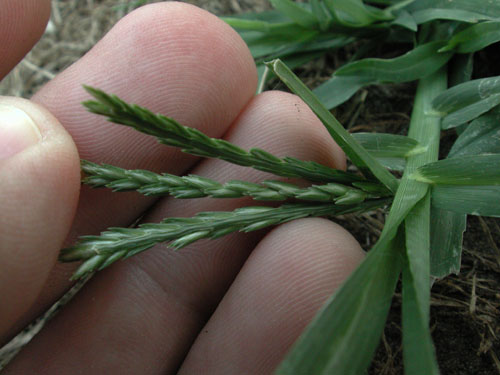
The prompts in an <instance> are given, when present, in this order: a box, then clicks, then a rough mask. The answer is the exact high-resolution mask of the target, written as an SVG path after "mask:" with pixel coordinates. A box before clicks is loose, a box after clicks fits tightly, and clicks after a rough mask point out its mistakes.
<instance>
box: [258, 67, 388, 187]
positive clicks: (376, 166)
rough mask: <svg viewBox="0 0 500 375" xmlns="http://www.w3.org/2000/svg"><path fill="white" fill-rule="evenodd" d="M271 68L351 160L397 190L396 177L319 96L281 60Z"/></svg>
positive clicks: (364, 171)
mask: <svg viewBox="0 0 500 375" xmlns="http://www.w3.org/2000/svg"><path fill="white" fill-rule="evenodd" d="M268 66H269V68H270V69H272V70H273V72H274V73H275V74H276V75H277V76H278V77H279V78H280V79H281V80H282V81H283V83H285V85H287V86H288V88H289V89H290V90H291V91H292V92H293V93H295V94H296V95H298V96H299V97H300V98H301V99H302V100H303V101H304V102H305V103H306V104H307V105H308V106H309V107H310V108H311V110H312V111H313V112H314V113H315V114H316V116H318V118H319V119H320V120H321V122H322V123H323V125H324V126H325V127H326V129H327V130H328V132H329V133H330V135H331V136H332V138H333V139H334V140H335V141H336V142H337V144H338V145H339V146H340V147H341V148H342V149H343V150H344V152H345V153H346V155H347V156H348V157H349V158H350V159H351V161H352V162H353V163H354V164H355V165H356V166H357V167H358V168H359V169H360V170H361V171H362V172H363V173H367V174H370V172H371V173H372V174H373V175H374V176H375V177H377V179H378V180H379V181H380V182H381V183H383V184H384V185H385V186H386V187H387V188H389V190H391V191H392V192H395V191H396V189H397V186H398V181H397V180H396V178H395V177H394V176H393V175H392V174H390V173H389V172H388V171H387V169H385V168H384V167H383V166H382V165H381V164H380V163H379V162H377V161H376V160H375V159H374V158H373V157H372V156H371V155H370V154H369V153H368V151H366V150H365V149H364V148H363V147H362V146H361V145H360V144H359V143H358V142H357V141H356V140H355V139H354V138H353V137H352V136H351V135H350V134H349V132H347V130H345V129H344V127H343V126H342V125H341V124H340V123H339V122H338V121H337V119H336V118H335V117H334V116H333V115H332V114H331V113H330V112H329V111H328V110H327V109H326V108H325V107H324V106H323V105H322V104H321V102H320V101H319V100H318V98H317V97H316V96H315V95H314V94H313V93H312V92H311V90H309V89H308V88H307V86H306V85H304V84H303V83H302V81H301V80H300V79H298V78H297V76H296V75H295V74H294V73H293V72H292V71H291V70H290V69H289V68H288V67H287V66H286V65H285V64H283V62H282V61H280V60H274V61H272V62H270V63H268Z"/></svg>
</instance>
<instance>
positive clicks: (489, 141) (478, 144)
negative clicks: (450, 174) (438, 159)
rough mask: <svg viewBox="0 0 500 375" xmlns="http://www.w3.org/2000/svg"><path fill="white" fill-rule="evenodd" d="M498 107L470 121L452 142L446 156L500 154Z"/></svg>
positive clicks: (499, 114)
mask: <svg viewBox="0 0 500 375" xmlns="http://www.w3.org/2000/svg"><path fill="white" fill-rule="evenodd" d="M499 121H500V107H497V108H496V109H494V110H492V111H491V112H488V113H486V114H484V115H482V116H481V117H478V118H477V119H475V120H474V121H472V122H471V123H470V125H469V126H468V127H467V128H466V129H465V130H464V132H463V133H462V134H460V136H459V137H458V138H457V140H456V141H455V143H454V144H453V146H452V148H451V150H450V152H449V154H448V157H449V158H454V157H458V156H465V155H479V154H490V153H491V154H500V126H499Z"/></svg>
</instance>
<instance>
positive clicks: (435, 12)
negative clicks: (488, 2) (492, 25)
mask: <svg viewBox="0 0 500 375" xmlns="http://www.w3.org/2000/svg"><path fill="white" fill-rule="evenodd" d="M412 16H413V18H414V19H415V22H416V23H417V24H418V25H420V24H422V23H426V22H430V21H435V20H448V21H459V22H466V23H476V22H479V21H484V20H491V19H493V18H492V17H490V16H488V15H486V14H481V13H476V12H471V11H467V10H463V9H440V8H427V9H422V10H418V11H416V12H414V13H412Z"/></svg>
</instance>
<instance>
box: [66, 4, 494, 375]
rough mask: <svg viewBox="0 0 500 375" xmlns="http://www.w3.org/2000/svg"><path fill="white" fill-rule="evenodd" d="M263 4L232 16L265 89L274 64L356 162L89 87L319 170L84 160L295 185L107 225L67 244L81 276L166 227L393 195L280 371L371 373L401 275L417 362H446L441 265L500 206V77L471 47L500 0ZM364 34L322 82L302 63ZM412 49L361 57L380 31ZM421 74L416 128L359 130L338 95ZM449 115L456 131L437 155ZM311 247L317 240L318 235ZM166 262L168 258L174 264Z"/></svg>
mask: <svg viewBox="0 0 500 375" xmlns="http://www.w3.org/2000/svg"><path fill="white" fill-rule="evenodd" d="M271 4H272V5H273V7H274V8H275V9H274V10H272V11H267V12H263V13H252V14H243V15H239V16H232V17H226V18H224V20H225V21H226V22H228V23H229V24H230V25H231V26H233V27H235V28H236V29H237V30H238V32H239V33H240V35H241V36H242V38H243V39H244V40H245V41H246V42H247V44H248V46H249V47H250V50H251V52H252V54H253V56H254V58H255V61H256V63H257V66H258V71H259V79H260V84H259V92H260V91H262V90H264V88H265V87H266V82H268V81H269V80H270V79H271V78H273V77H275V78H278V79H279V80H281V81H282V82H283V83H284V84H285V85H286V86H287V87H288V88H289V89H290V90H291V91H292V92H293V93H295V94H297V95H298V96H299V97H300V98H302V100H304V102H305V103H306V104H307V105H308V106H309V107H310V108H311V109H312V110H313V112H314V113H315V114H316V115H317V116H318V118H319V119H320V120H321V122H322V123H323V124H324V126H325V127H326V129H327V130H328V132H329V134H330V135H331V136H332V138H333V139H334V140H335V141H336V142H337V143H338V144H339V146H340V147H341V148H342V149H343V150H344V152H345V153H346V155H347V157H348V159H349V160H350V162H351V163H352V166H353V167H354V168H353V169H352V170H351V169H349V171H348V172H343V171H338V170H334V169H331V168H329V167H327V166H324V165H321V164H318V163H314V162H311V161H302V160H298V159H295V158H291V157H286V158H279V157H276V156H274V155H272V154H270V153H268V152H266V151H265V150H261V149H250V150H243V149H241V148H239V147H237V146H236V145H233V144H230V143H228V142H227V141H224V140H220V139H213V138H209V137H208V136H206V135H205V134H203V133H201V132H199V131H198V130H195V129H192V128H188V127H185V126H182V125H181V124H179V123H177V122H176V121H175V120H174V119H171V118H168V117H166V116H163V115H161V114H154V113H152V112H150V111H148V110H147V109H145V108H142V107H140V106H138V105H133V104H129V103H126V102H125V101H123V100H122V99H120V98H118V97H116V96H114V95H110V94H107V93H104V92H102V91H100V90H99V89H95V88H91V87H86V89H87V91H88V92H89V93H90V94H91V95H92V96H93V97H94V99H93V100H90V101H88V102H85V103H84V105H85V106H86V107H87V108H88V109H89V110H90V111H91V112H94V113H96V114H99V115H103V116H106V117H107V118H108V119H109V120H110V121H112V122H114V123H118V124H122V125H125V126H130V127H133V128H134V129H136V130H138V131H141V132H143V133H146V134H149V135H151V136H154V137H156V138H157V140H158V141H159V142H160V143H162V144H165V145H168V146H174V147H179V148H181V149H182V150H183V151H184V152H187V153H190V154H193V155H197V156H202V157H210V158H219V159H222V160H225V161H227V162H230V163H234V164H237V165H241V166H246V167H250V168H255V169H258V170H262V171H266V172H270V173H273V174H275V175H277V176H284V177H298V178H303V179H305V180H308V181H310V182H311V183H312V185H311V186H309V187H299V186H296V185H293V184H290V183H285V182H281V181H277V180H266V181H262V182H261V183H258V184H256V183H249V182H246V181H229V182H227V183H220V182H217V181H214V180H211V179H207V178H204V177H201V176H195V175H188V176H174V175H171V174H167V173H163V174H155V173H153V172H150V171H144V170H124V169H122V168H119V167H115V166H110V165H106V164H96V163H93V162H91V161H82V170H83V172H84V174H85V177H84V179H83V182H84V183H86V184H88V185H90V186H93V187H107V188H110V189H112V190H114V191H130V190H136V191H138V192H139V193H142V194H145V195H172V196H174V197H176V198H179V199H196V198H199V197H206V196H210V197H214V198H226V199H227V198H239V197H242V196H248V197H252V198H253V199H254V200H256V201H286V202H284V203H283V204H282V205H280V206H277V207H275V206H258V205H256V206H251V207H243V208H239V209H236V210H235V211H232V212H201V213H199V214H197V215H196V216H194V217H192V218H166V219H165V220H163V221H162V222H160V223H152V224H142V225H140V226H138V227H136V228H109V229H108V230H107V231H105V232H103V233H101V235H99V236H84V237H81V238H80V239H79V241H78V242H77V243H76V244H75V245H74V246H72V247H70V248H67V249H64V250H62V252H61V255H60V260H61V261H81V260H83V263H82V264H81V266H80V268H79V269H78V270H77V271H76V273H75V274H74V276H73V277H74V278H75V279H76V278H80V277H82V276H85V275H87V274H89V273H91V272H94V271H97V270H100V269H103V268H105V267H108V266H110V265H111V264H112V263H114V262H115V261H118V260H120V259H125V258H128V257H130V256H133V255H135V254H137V253H139V252H142V251H144V250H147V249H148V248H151V247H152V246H154V245H155V244H157V243H159V242H168V243H169V246H170V247H172V248H174V249H181V248H182V247H184V246H187V245H189V244H190V243H192V242H194V241H197V240H199V239H202V238H213V239H215V238H218V237H221V236H224V235H226V234H229V233H233V232H236V231H240V232H250V231H253V230H258V229H262V228H266V227H270V226H273V225H277V224H281V223H284V222H287V221H290V220H294V219H298V218H302V217H308V216H325V217H332V216H335V215H340V214H346V213H356V212H363V211H370V210H374V209H376V208H381V207H386V208H387V209H386V211H387V216H386V220H385V226H384V229H383V231H382V233H381V235H380V238H379V239H378V241H377V242H376V244H375V245H374V246H373V248H372V249H367V250H369V252H368V255H367V256H366V258H365V260H364V261H363V262H362V263H361V265H360V266H359V267H358V268H357V269H356V270H355V271H354V273H353V274H352V275H351V276H350V277H349V278H348V280H347V281H346V282H345V283H344V285H343V286H342V287H341V288H340V289H339V290H338V291H337V292H336V293H335V294H334V295H333V296H332V297H331V298H330V299H329V300H328V301H327V302H326V304H325V305H324V306H323V308H322V309H321V311H320V312H319V313H318V314H317V316H316V317H315V318H314V320H313V321H312V322H311V324H310V325H309V326H308V328H307V329H306V330H305V332H304V333H303V334H302V335H301V337H300V338H299V339H298V341H297V342H296V343H295V345H294V346H293V348H292V349H291V351H290V353H289V354H288V355H287V357H286V358H285V360H284V361H283V362H282V363H281V365H280V366H279V367H278V369H277V370H276V373H277V374H362V373H364V372H365V371H366V370H367V368H368V367H369V365H370V362H371V359H372V357H373V354H374V352H375V349H376V347H377V345H378V342H379V340H380V337H381V334H382V331H383V329H384V324H385V321H386V318H387V314H388V311H389V308H390V304H391V300H392V297H393V294H394V292H395V288H396V285H397V282H398V280H401V288H402V327H403V332H402V337H403V338H402V340H403V360H404V368H405V373H406V374H412V375H413V374H415V375H416V374H419V375H420V374H438V373H439V368H438V364H437V361H436V357H435V351H434V346H433V342H432V338H431V333H430V329H429V309H430V289H431V285H432V281H433V280H435V279H438V278H443V277H446V276H447V275H449V274H450V273H456V272H458V270H459V268H460V254H461V250H462V235H463V232H464V230H465V227H466V217H467V215H483V216H492V217H498V216H500V202H499V199H498V197H499V196H500V195H499V194H500V169H499V165H500V137H499V134H500V128H499V120H500V77H487V78H481V79H472V73H473V61H474V60H473V57H474V53H476V52H478V51H481V50H482V49H484V48H486V47H487V46H489V45H491V44H493V43H496V42H498V41H500V1H498V0H493V1H486V0H453V1H448V0H437V1H431V0H419V1H412V0H404V1H400V0H398V1H396V0H373V1H365V2H364V1H362V0H324V1H321V0H311V1H310V2H303V3H296V2H293V1H291V0H271ZM349 45H354V46H356V51H357V52H356V53H355V54H354V56H353V57H352V59H351V60H350V61H348V62H347V63H346V64H344V65H343V66H341V67H340V68H338V69H337V70H336V71H335V72H334V74H333V75H332V77H331V78H330V79H329V80H328V81H326V82H324V83H323V84H321V85H320V86H318V87H316V88H315V89H314V90H312V91H311V90H310V89H309V88H308V87H307V86H306V85H305V84H304V83H303V82H302V81H301V80H300V79H299V78H298V77H297V76H296V75H295V74H294V73H293V72H292V70H291V68H296V67H298V66H300V65H302V64H304V63H306V62H308V61H311V60H313V59H316V58H318V57H320V56H322V55H324V54H326V53H331V51H335V50H337V49H339V48H343V47H346V46H349ZM385 45H386V46H390V47H392V46H397V48H399V49H404V51H405V52H404V53H402V54H401V55H400V56H398V57H395V58H391V59H380V58H364V56H366V55H369V54H371V53H373V51H376V50H377V49H380V48H381V46H385ZM410 81H417V82H418V83H417V89H416V93H415V97H414V103H413V111H412V114H411V121H410V124H409V128H408V132H407V135H406V136H403V135H394V134H377V133H358V134H350V133H349V132H347V131H346V130H345V129H344V127H343V126H342V125H341V124H340V123H339V121H337V120H336V118H335V117H334V116H333V114H332V112H331V110H332V109H334V108H335V107H337V106H339V105H341V104H342V103H344V102H345V101H347V100H349V98H351V97H352V96H353V95H354V94H356V92H358V90H360V89H361V88H363V87H365V86H367V85H373V84H377V85H381V84H390V83H401V82H410ZM443 129H455V130H456V133H457V138H456V141H455V142H454V144H453V146H452V147H451V150H450V151H449V153H448V154H447V156H446V157H445V158H444V159H442V160H438V157H439V147H440V136H441V131H442V130H443ZM312 250H313V249H312ZM166 267H168V265H166Z"/></svg>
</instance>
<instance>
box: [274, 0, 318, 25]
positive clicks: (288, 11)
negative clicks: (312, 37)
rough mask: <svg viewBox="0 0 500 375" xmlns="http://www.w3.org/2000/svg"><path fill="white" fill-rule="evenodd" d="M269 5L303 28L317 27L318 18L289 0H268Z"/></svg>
mask: <svg viewBox="0 0 500 375" xmlns="http://www.w3.org/2000/svg"><path fill="white" fill-rule="evenodd" d="M269 1H270V3H271V5H272V6H273V7H274V8H275V9H276V10H278V11H280V12H281V13H283V14H284V15H285V16H287V17H288V18H290V19H291V20H292V21H294V22H295V23H296V24H298V25H300V26H303V27H305V28H315V27H318V26H319V25H318V20H317V19H316V17H315V16H314V15H313V14H312V13H311V12H309V11H308V10H306V9H305V8H303V7H301V6H300V5H298V4H297V3H295V2H293V1H291V0H269Z"/></svg>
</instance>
